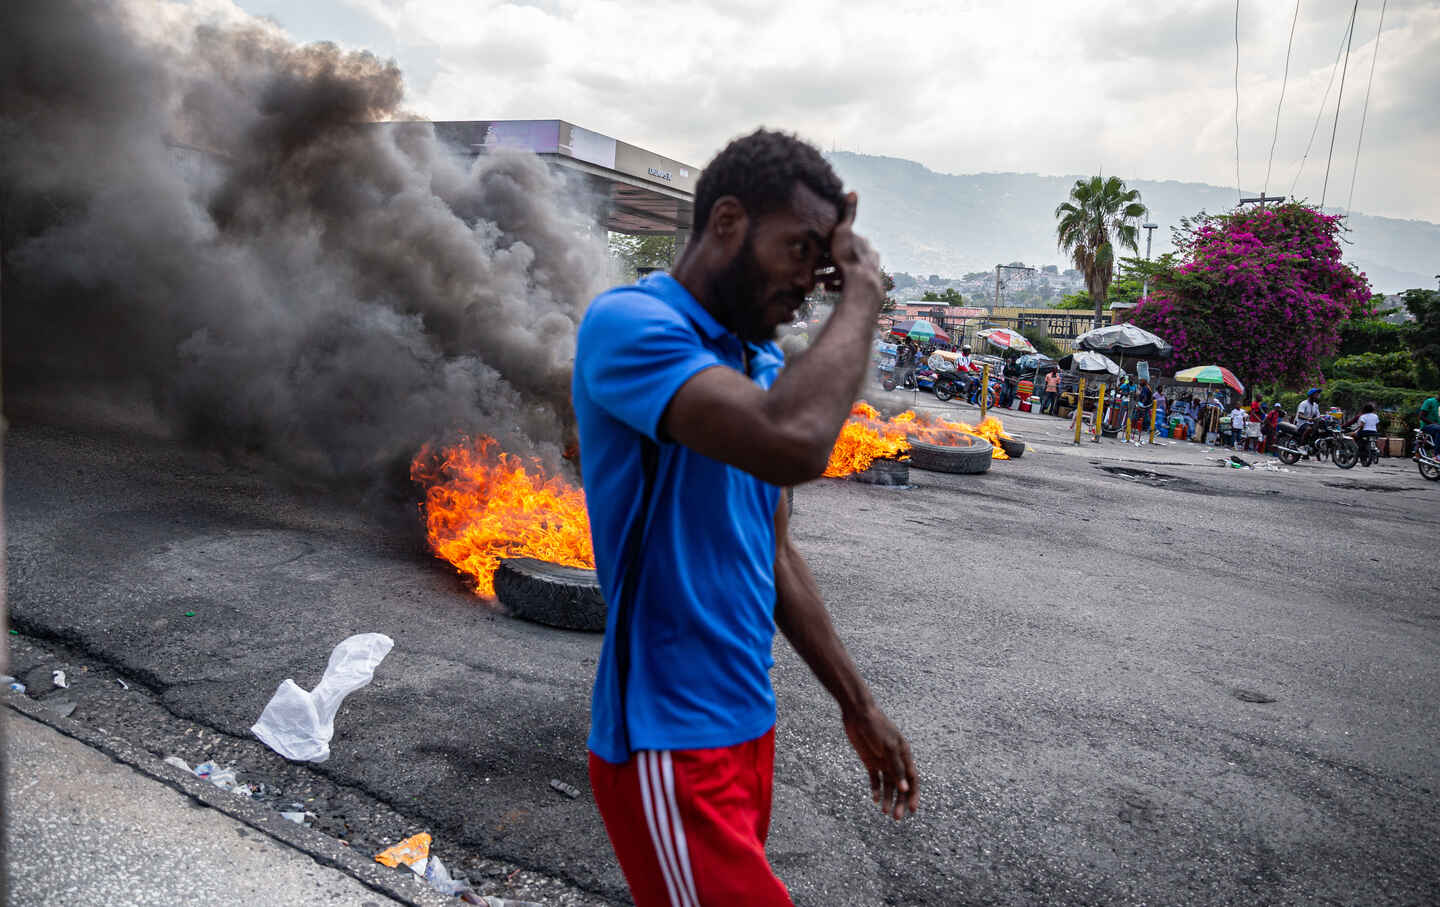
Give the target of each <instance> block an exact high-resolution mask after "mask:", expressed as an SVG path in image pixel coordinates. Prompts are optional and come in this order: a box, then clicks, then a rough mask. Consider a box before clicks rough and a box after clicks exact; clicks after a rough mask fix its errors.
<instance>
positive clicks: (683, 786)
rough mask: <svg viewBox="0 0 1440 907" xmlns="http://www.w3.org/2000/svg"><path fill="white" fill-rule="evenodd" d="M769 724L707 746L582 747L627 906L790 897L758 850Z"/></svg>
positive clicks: (766, 826)
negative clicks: (625, 756) (619, 753)
mask: <svg viewBox="0 0 1440 907" xmlns="http://www.w3.org/2000/svg"><path fill="white" fill-rule="evenodd" d="M774 770H775V731H774V729H773V728H772V729H771V730H770V731H768V732H766V734H765V736H763V737H759V738H757V739H755V740H750V741H748V742H746V743H741V744H737V745H735V746H727V747H720V748H717V749H707V750H642V751H640V752H637V753H635V754H633V755H632V756H631V757H630V761H628V762H626V763H624V764H621V765H614V764H612V763H609V762H606V761H605V760H604V759H601V758H600V757H599V756H596V755H595V754H594V753H591V754H590V787H591V789H592V790H593V791H594V793H595V803H596V804H597V805H598V806H599V807H600V815H601V816H602V817H603V818H604V819H605V831H606V832H607V833H608V834H609V835H610V843H611V845H612V846H614V848H615V856H616V857H618V858H619V860H620V868H621V869H622V870H624V871H625V880H626V881H627V882H628V883H629V884H630V894H631V896H633V897H634V898H635V904H636V907H652V905H659V907H710V905H734V904H746V905H757V907H764V905H789V904H790V903H791V901H790V894H789V892H787V891H786V890H785V886H784V884H783V883H781V881H780V880H779V879H778V878H776V877H775V873H774V872H773V871H772V870H771V869H770V862H769V861H768V860H767V859H766V858H765V837H766V835H767V834H768V833H769V830H770V798H771V793H772V791H773V778H774Z"/></svg>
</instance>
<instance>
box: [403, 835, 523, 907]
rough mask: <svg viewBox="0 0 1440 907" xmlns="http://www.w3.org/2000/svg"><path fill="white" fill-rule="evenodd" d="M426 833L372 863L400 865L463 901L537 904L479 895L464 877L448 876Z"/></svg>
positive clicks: (489, 906) (511, 906)
mask: <svg viewBox="0 0 1440 907" xmlns="http://www.w3.org/2000/svg"><path fill="white" fill-rule="evenodd" d="M430 841H431V839H430V833H429V832H427V831H422V832H420V833H419V834H415V835H411V836H410V837H408V838H406V839H405V840H403V841H401V842H400V843H399V844H395V845H393V846H391V847H387V848H385V849H384V850H382V851H380V852H379V853H377V854H376V855H375V862H376V863H380V864H382V865H385V866H389V867H390V868H392V869H395V868H398V867H400V866H404V867H406V868H407V869H409V870H410V871H411V872H413V873H415V874H416V875H417V876H419V877H420V878H422V879H424V880H425V881H426V882H428V883H429V884H430V887H431V888H434V889H435V890H436V891H438V892H440V893H441V894H449V895H454V896H456V897H458V898H460V900H461V901H463V902H465V903H466V904H484V905H486V907H541V905H539V904H536V903H534V902H533V901H511V900H506V899H505V898H497V897H494V896H493V895H482V894H478V893H476V891H475V890H474V889H473V888H472V887H471V886H470V880H469V879H467V878H466V877H465V876H452V875H450V871H449V870H448V869H446V868H445V864H444V863H443V862H441V861H440V858H439V857H437V856H434V855H432V854H431V853H430Z"/></svg>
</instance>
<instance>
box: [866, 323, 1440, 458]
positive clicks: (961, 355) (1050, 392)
mask: <svg viewBox="0 0 1440 907" xmlns="http://www.w3.org/2000/svg"><path fill="white" fill-rule="evenodd" d="M890 341H891V342H893V338H891V339H890ZM886 342H887V338H886V337H885V336H884V335H883V334H882V335H881V336H880V337H879V338H877V340H876V348H877V349H879V348H880V347H881V345H882V344H884V343H886ZM947 373H953V374H954V375H955V376H956V378H957V380H958V383H959V385H960V387H961V388H962V395H963V397H964V399H966V400H968V401H969V402H970V403H976V402H978V400H979V397H980V392H981V383H982V378H981V376H982V374H983V372H982V368H981V366H980V365H979V363H978V362H977V361H976V359H975V357H974V356H973V355H972V352H971V347H970V345H969V344H967V343H961V344H945V343H921V342H918V341H916V340H915V339H914V338H909V337H907V338H904V339H901V340H899V341H898V344H897V345H896V352H895V364H894V376H895V384H896V386H897V387H902V388H914V387H916V386H917V382H918V381H920V380H921V379H922V378H923V377H929V376H931V375H932V374H933V375H941V374H947ZM1025 378H1033V379H1034V383H1035V390H1036V391H1038V392H1039V395H1040V412H1041V413H1044V414H1046V415H1052V416H1059V415H1060V403H1061V392H1062V388H1063V386H1064V383H1063V380H1062V378H1061V373H1060V370H1059V367H1058V366H1056V365H1055V364H1054V363H1050V364H1048V365H1042V366H1041V367H1040V368H1039V369H1038V370H1028V369H1021V368H1020V367H1019V366H1018V365H1017V363H1016V358H1015V357H1010V358H1008V359H1007V360H1006V361H1005V365H1004V367H1003V368H1000V369H997V370H996V371H995V372H994V373H992V375H991V381H990V387H991V390H992V392H993V396H992V397H991V404H992V405H994V406H1002V407H1004V406H1009V405H1010V403H1011V401H1012V400H1013V399H1014V398H1015V396H1016V394H1017V393H1018V392H1019V385H1020V381H1021V380H1022V379H1025ZM1105 388H1106V389H1105V393H1106V404H1105V405H1106V418H1105V430H1106V431H1107V432H1115V433H1117V434H1118V433H1120V432H1124V434H1125V439H1126V440H1132V439H1141V438H1143V437H1144V436H1146V435H1148V434H1149V432H1150V431H1151V429H1152V428H1155V429H1157V430H1159V429H1160V427H1162V426H1168V427H1170V428H1171V429H1172V430H1176V433H1177V434H1178V433H1179V431H1178V427H1179V426H1183V436H1184V437H1187V438H1191V439H1194V440H1204V439H1206V438H1209V437H1210V436H1211V435H1212V434H1213V435H1214V436H1215V440H1216V441H1218V442H1219V443H1221V444H1224V445H1225V446H1226V447H1228V448H1230V449H1232V450H1235V451H1237V452H1238V451H1246V452H1250V453H1259V454H1270V455H1272V456H1274V455H1275V454H1276V450H1275V444H1276V438H1277V436H1278V434H1279V425H1280V422H1281V421H1284V420H1285V419H1286V417H1287V415H1288V414H1287V413H1286V411H1285V408H1284V407H1283V406H1281V404H1280V403H1279V401H1274V402H1270V403H1265V402H1263V401H1260V400H1252V401H1250V403H1249V405H1248V406H1246V405H1245V404H1244V403H1243V401H1242V400H1241V399H1240V398H1239V396H1238V395H1236V396H1235V397H1234V399H1233V400H1232V399H1231V396H1230V394H1229V392H1227V391H1221V392H1219V393H1216V394H1209V393H1203V392H1200V393H1184V394H1180V395H1179V396H1177V397H1175V398H1174V399H1173V400H1172V399H1167V396H1166V394H1165V391H1164V390H1163V389H1161V388H1159V387H1154V386H1152V385H1151V383H1150V382H1149V381H1148V380H1146V379H1144V378H1141V379H1139V380H1132V379H1131V378H1130V377H1129V376H1125V377H1122V378H1121V380H1120V381H1119V382H1118V383H1114V384H1107V385H1105ZM1320 395H1321V391H1320V389H1319V388H1310V390H1309V391H1308V392H1307V393H1306V395H1305V399H1304V400H1302V401H1301V402H1300V405H1299V407H1298V408H1297V409H1296V412H1295V424H1296V425H1297V426H1298V427H1299V429H1300V434H1299V436H1298V437H1297V439H1296V440H1297V443H1299V444H1301V445H1304V444H1308V443H1309V441H1310V439H1311V438H1312V437H1313V434H1314V432H1315V430H1316V428H1317V427H1318V426H1319V424H1320V421H1321V419H1322V418H1323V417H1324V413H1323V412H1322V410H1321V408H1320ZM1152 419H1153V424H1152ZM1420 423H1421V427H1422V429H1423V430H1424V431H1425V432H1426V434H1427V435H1429V436H1430V438H1431V440H1432V442H1433V443H1434V445H1435V448H1436V449H1437V450H1440V406H1437V403H1436V398H1434V397H1431V398H1429V399H1427V400H1426V401H1425V403H1424V404H1423V405H1422V406H1421V408H1420ZM1342 428H1343V429H1345V430H1347V431H1348V430H1351V429H1354V432H1355V434H1354V437H1355V440H1356V441H1357V442H1360V443H1361V444H1362V445H1363V444H1366V443H1369V442H1370V441H1371V439H1373V438H1375V437H1377V436H1379V434H1380V415H1379V412H1378V408H1377V406H1376V405H1375V404H1374V403H1373V402H1372V403H1367V404H1365V405H1364V406H1363V407H1362V408H1361V410H1360V412H1358V413H1356V414H1355V415H1354V417H1353V418H1351V419H1350V420H1349V421H1347V422H1346V423H1345V424H1344V425H1343V426H1342ZM1362 449H1363V447H1362ZM1362 462H1366V465H1368V462H1367V459H1366V458H1362Z"/></svg>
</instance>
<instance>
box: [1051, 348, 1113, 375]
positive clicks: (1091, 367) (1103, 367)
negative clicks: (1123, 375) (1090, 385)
mask: <svg viewBox="0 0 1440 907" xmlns="http://www.w3.org/2000/svg"><path fill="white" fill-rule="evenodd" d="M1060 367H1061V368H1063V369H1065V370H1066V371H1076V372H1080V373H1081V374H1083V375H1114V376H1115V377H1117V378H1118V377H1120V366H1118V365H1116V364H1115V362H1114V360H1112V359H1111V358H1110V357H1109V356H1105V355H1102V354H1100V353H1092V352H1090V351H1089V350H1076V351H1075V352H1073V353H1071V354H1070V355H1068V356H1065V357H1064V358H1062V359H1061V360H1060Z"/></svg>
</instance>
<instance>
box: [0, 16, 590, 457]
mask: <svg viewBox="0 0 1440 907" xmlns="http://www.w3.org/2000/svg"><path fill="white" fill-rule="evenodd" d="M202 15H203V14H202V13H199V12H196V11H195V8H194V7H191V6H188V5H178V4H171V3H164V2H160V0H151V2H143V0H127V2H115V0H109V2H106V0H89V2H87V0H6V2H5V3H3V4H0V218H3V220H0V240H3V243H4V246H3V256H4V274H3V279H4V284H3V292H4V296H3V318H4V321H3V341H4V349H3V356H4V379H5V385H6V393H7V397H9V398H16V397H18V398H19V399H21V400H25V399H42V398H43V399H44V400H48V401H51V402H52V403H53V402H54V401H57V400H58V401H61V402H64V401H70V402H74V401H76V400H81V399H84V400H95V399H98V398H102V397H103V398H105V399H107V400H111V401H115V400H119V401H125V402H127V403H131V402H134V401H143V402H144V404H145V405H146V406H147V407H153V409H154V411H155V412H158V413H159V414H161V415H162V416H163V417H164V418H165V419H166V420H167V422H168V424H170V425H173V426H175V427H176V428H177V429H181V430H183V431H184V432H186V433H187V434H188V435H190V436H192V437H201V438H204V439H206V440H208V441H210V442H212V443H216V444H220V445H223V446H228V447H233V448H239V449H246V450H254V451H259V452H262V453H263V454H265V455H267V456H270V457H273V458H275V459H277V460H279V461H281V462H283V463H285V464H287V465H290V466H294V467H300V468H304V469H306V470H307V471H310V472H312V473H315V474H319V475H329V476H336V477H358V476H365V475H369V474H372V473H373V472H374V471H375V470H376V469H382V468H386V467H389V466H391V465H393V464H394V463H395V462H396V461H398V460H403V459H406V458H408V457H409V456H411V455H412V454H413V453H414V452H415V451H416V449H417V448H418V447H419V446H420V445H421V444H423V443H424V442H426V441H430V440H436V439H444V438H446V437H449V436H451V435H453V434H454V433H455V432H457V431H463V432H471V433H486V434H492V435H496V436H497V437H499V438H500V439H501V441H502V443H503V444H504V445H505V446H506V447H507V448H509V449H512V450H517V451H520V452H536V453H542V454H546V453H548V454H552V455H553V453H554V452H555V451H556V450H557V449H558V445H560V444H561V443H563V441H564V435H565V425H566V424H567V422H568V419H569V403H568V398H569V388H568V381H569V374H570V368H571V363H572V361H573V356H574V343H575V327H576V323H577V321H578V319H579V316H580V313H581V311H582V308H583V306H584V305H585V302H586V301H587V300H588V299H589V298H590V297H591V296H592V295H593V293H594V292H595V290H596V289H597V284H598V282H600V281H603V280H604V278H605V274H606V267H607V264H606V261H607V259H606V252H605V247H604V242H603V238H602V237H603V234H599V233H597V231H596V230H595V228H594V226H593V221H592V220H591V218H590V217H589V216H588V214H587V212H585V211H584V210H583V209H582V206H581V205H579V204H577V201H576V196H575V194H574V193H572V192H570V191H569V189H568V188H567V186H566V185H565V184H564V182H563V181H562V180H561V179H560V178H559V177H558V176H556V175H554V174H553V173H551V172H550V171H548V170H547V168H546V167H545V165H544V164H543V163H542V162H540V161H539V160H538V159H536V158H534V157H533V156H529V155H521V154H497V155H490V156H483V157H481V158H478V159H476V160H474V161H473V162H472V161H471V160H470V159H468V158H466V157H462V156H460V155H457V154H456V153H454V152H452V151H451V150H450V149H448V148H446V147H445V146H444V145H442V144H441V143H439V142H437V141H436V139H435V137H434V134H433V131H432V129H431V127H430V126H429V125H428V124H426V123H423V122H405V123H402V124H398V125H392V126H379V125H367V124H373V123H376V122H378V121H384V120H394V119H408V117H407V116H406V115H405V114H404V112H403V110H402V108H401V104H402V100H403V94H404V92H403V82H402V78H401V74H400V72H399V70H398V69H397V68H396V66H395V65H394V64H393V63H391V62H386V61H382V60H380V59H378V58H376V57H374V56H372V55H370V54H368V53H356V52H348V51H343V50H341V49H339V48H337V47H335V46H333V45H329V44H318V45H307V46H299V45H296V44H294V43H292V42H291V41H290V40H288V39H287V38H286V37H285V36H284V35H283V34H282V33H281V32H279V31H278V30H277V29H275V28H274V27H272V26H270V25H268V24H266V23H262V22H259V21H257V20H253V19H247V18H245V17H243V16H242V15H240V14H238V13H236V12H234V11H233V10H231V11H229V13H228V14H227V18H222V19H218V20H217V19H216V18H215V17H214V14H212V18H211V19H210V20H209V21H202V20H201V16H202Z"/></svg>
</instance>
